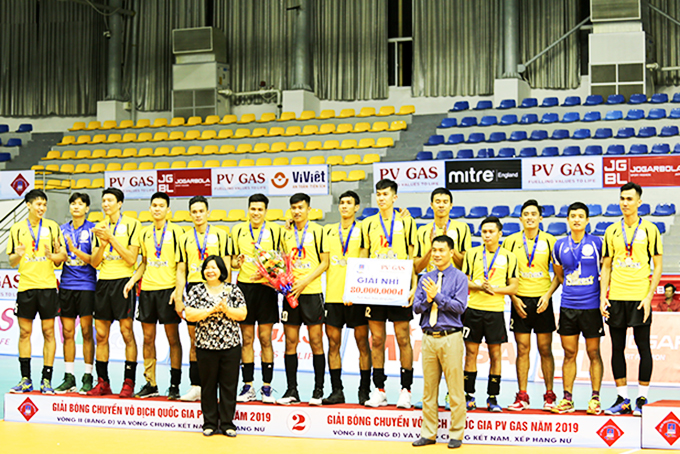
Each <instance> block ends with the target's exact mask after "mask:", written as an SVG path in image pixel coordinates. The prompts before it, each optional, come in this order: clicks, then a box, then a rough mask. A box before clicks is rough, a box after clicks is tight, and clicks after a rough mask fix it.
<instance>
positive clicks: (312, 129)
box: [300, 125, 319, 136]
mask: <svg viewBox="0 0 680 454" xmlns="http://www.w3.org/2000/svg"><path fill="white" fill-rule="evenodd" d="M317 132H319V127H318V126H317V125H306V126H305V127H304V128H303V129H302V132H301V133H300V135H301V136H310V135H312V134H316V133H317Z"/></svg>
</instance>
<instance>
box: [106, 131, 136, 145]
mask: <svg viewBox="0 0 680 454" xmlns="http://www.w3.org/2000/svg"><path fill="white" fill-rule="evenodd" d="M133 134H134V133H133ZM135 138H137V136H136V135H135ZM104 143H124V142H123V136H121V135H120V134H109V136H108V137H107V138H106V140H105V141H104Z"/></svg>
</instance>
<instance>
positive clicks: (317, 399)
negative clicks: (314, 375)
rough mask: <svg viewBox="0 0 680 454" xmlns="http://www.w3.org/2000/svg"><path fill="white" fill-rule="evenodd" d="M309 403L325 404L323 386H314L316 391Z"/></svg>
mask: <svg viewBox="0 0 680 454" xmlns="http://www.w3.org/2000/svg"><path fill="white" fill-rule="evenodd" d="M309 405H315V406H321V405H323V388H314V391H313V392H312V398H311V399H309Z"/></svg>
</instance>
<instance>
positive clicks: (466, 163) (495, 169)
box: [446, 159, 522, 191]
mask: <svg viewBox="0 0 680 454" xmlns="http://www.w3.org/2000/svg"><path fill="white" fill-rule="evenodd" d="M446 187H447V188H449V189H451V190H452V191H461V190H467V189H522V160H520V159H476V160H474V159H471V160H462V159H459V160H455V161H446Z"/></svg>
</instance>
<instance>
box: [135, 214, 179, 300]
mask: <svg viewBox="0 0 680 454" xmlns="http://www.w3.org/2000/svg"><path fill="white" fill-rule="evenodd" d="M154 231H155V232H156V236H155V237H154ZM183 234H184V230H182V228H181V227H178V226H176V225H175V224H173V223H171V222H169V221H166V222H165V235H163V229H160V230H158V229H156V227H155V225H150V226H148V227H144V228H143V229H142V233H141V236H142V239H141V245H142V246H141V251H142V257H144V258H145V259H146V269H145V270H144V276H143V278H142V290H144V291H147V290H166V289H170V288H174V287H175V282H176V279H177V262H179V261H180V258H181V257H180V253H179V239H180V237H181V236H182V235H183ZM161 241H162V244H161ZM158 244H160V245H161V253H160V257H159V256H158V255H157V249H156V248H157V247H158V246H157V245H158Z"/></svg>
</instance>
